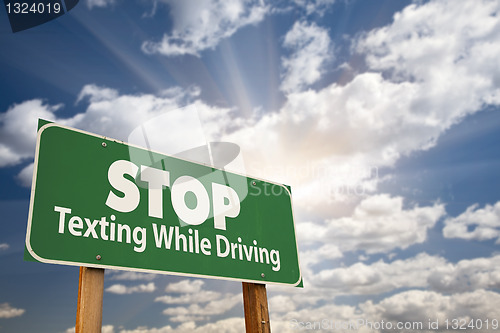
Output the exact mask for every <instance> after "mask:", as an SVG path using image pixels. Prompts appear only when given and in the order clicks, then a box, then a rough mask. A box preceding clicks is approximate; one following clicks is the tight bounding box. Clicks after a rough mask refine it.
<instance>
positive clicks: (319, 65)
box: [281, 21, 333, 93]
mask: <svg viewBox="0 0 500 333" xmlns="http://www.w3.org/2000/svg"><path fill="white" fill-rule="evenodd" d="M330 43H331V41H330V37H329V36H328V31H327V30H326V29H324V28H321V27H318V26H317V25H316V24H315V23H310V24H309V23H307V22H305V21H303V22H296V23H295V24H294V25H293V27H292V29H291V30H290V31H288V33H287V34H286V35H285V39H284V42H283V46H285V47H286V48H288V49H291V50H292V54H291V55H290V56H289V57H286V58H283V59H282V63H283V67H284V69H285V74H284V77H283V80H282V82H281V90H283V91H284V92H286V93H290V92H298V91H301V90H303V89H304V88H306V87H307V86H309V85H311V84H313V83H315V82H317V81H318V80H319V79H320V78H321V74H322V72H323V71H324V66H325V64H326V62H327V61H331V60H333V55H332V54H331V47H330Z"/></svg>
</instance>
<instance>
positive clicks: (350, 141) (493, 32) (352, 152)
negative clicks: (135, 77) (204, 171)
mask: <svg viewBox="0 0 500 333" xmlns="http://www.w3.org/2000/svg"><path fill="white" fill-rule="evenodd" d="M498 6H499V4H498V3H496V2H491V1H477V2H474V3H473V4H472V3H467V5H466V6H459V5H457V4H456V2H453V1H433V2H428V3H425V4H421V5H418V4H413V5H410V6H409V7H407V8H406V9H405V10H404V11H403V12H401V13H399V14H397V15H395V21H394V23H392V24H390V25H388V26H385V27H383V28H380V29H377V30H374V31H371V32H369V33H367V34H364V35H360V36H359V37H357V40H356V42H355V48H354V50H355V52H357V53H358V54H359V55H361V56H365V57H366V64H367V67H368V71H367V72H364V73H361V74H357V75H355V76H354V78H353V80H352V81H350V82H348V83H347V84H345V85H339V84H336V83H333V84H331V85H330V86H327V87H325V88H323V89H320V90H318V91H313V90H308V91H303V92H296V93H290V94H289V95H288V96H287V101H286V102H285V104H284V105H283V107H282V108H281V109H280V110H279V111H278V112H276V113H267V114H265V115H263V116H262V117H261V118H260V119H258V120H256V121H255V123H254V124H253V125H252V126H245V127H242V128H239V129H238V130H236V131H234V132H233V133H231V134H230V135H228V136H227V137H226V138H225V139H226V140H229V141H232V142H235V143H238V144H240V146H241V147H242V148H243V153H244V154H245V157H246V160H250V161H259V163H256V164H255V168H254V169H255V170H251V171H249V173H252V174H254V172H253V171H256V172H257V175H260V176H261V177H263V178H268V179H276V180H279V181H282V182H285V183H288V184H290V185H292V187H293V188H295V191H294V193H295V198H296V202H297V203H298V205H301V206H303V207H307V208H310V209H311V211H315V212H321V210H323V212H321V213H322V214H325V215H327V214H328V212H327V211H325V210H326V209H325V208H324V207H325V206H326V205H329V204H331V202H332V200H337V198H336V197H332V192H334V193H336V191H337V190H338V189H339V185H343V182H342V181H341V180H339V179H338V176H337V175H336V174H335V173H330V172H329V173H328V175H327V176H325V177H321V178H320V179H318V178H315V177H314V174H315V173H314V172H310V173H309V174H308V175H309V177H305V178H304V177H302V178H300V179H297V178H298V177H297V176H294V175H293V174H285V175H283V173H280V172H279V171H277V170H279V166H285V165H286V166H287V168H289V169H292V170H301V168H303V167H304V163H305V162H304V161H308V163H310V164H311V165H312V168H314V169H316V170H318V169H327V170H328V168H329V167H330V168H331V166H335V168H336V169H340V170H342V169H348V167H349V166H359V167H360V168H363V169H369V168H370V167H376V168H381V167H392V166H394V164H395V162H396V161H397V160H398V159H399V158H400V157H401V156H405V155H409V154H411V153H412V152H415V151H419V150H425V149H429V148H431V147H433V146H434V145H435V144H436V142H437V139H438V138H439V136H440V135H441V134H442V133H444V132H445V131H446V130H447V129H449V128H450V127H451V126H453V125H454V124H456V123H458V122H460V121H462V120H463V119H464V117H465V116H467V115H469V114H472V113H475V112H478V111H480V110H482V109H483V107H484V106H485V105H486V104H492V105H498V104H500V89H499V88H498V83H499V82H500V79H499V78H500V58H499V57H497V56H496V55H497V54H498V53H497V52H495V50H500V38H499V37H500V24H499V20H500V15H495V13H496V11H497V9H498V8H497V7H498ZM247 170H248V169H247ZM263 170H266V171H269V170H276V172H269V173H267V174H263V173H262V171H263ZM259 171H261V173H259ZM334 171H335V170H334ZM377 181H378V180H375V181H373V179H371V181H370V182H369V184H367V183H366V182H365V181H364V179H363V178H362V177H358V179H357V180H354V179H352V181H350V182H349V184H347V185H349V186H351V187H350V188H351V189H356V188H357V187H356V186H358V185H361V189H362V191H361V192H362V193H361V195H358V194H357V193H354V195H353V197H355V198H356V199H359V198H360V197H362V196H363V195H366V194H367V193H366V192H368V193H369V192H370V191H373V190H374V189H376V184H377ZM301 184H307V185H304V186H301V187H299V188H298V189H297V186H298V185H301ZM340 188H342V187H340ZM338 197H340V196H338ZM330 214H331V213H330Z"/></svg>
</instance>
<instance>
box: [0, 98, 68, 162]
mask: <svg viewBox="0 0 500 333" xmlns="http://www.w3.org/2000/svg"><path fill="white" fill-rule="evenodd" d="M61 107H62V105H61V104H58V105H48V104H46V103H45V102H44V101H42V100H40V99H33V100H29V101H25V102H22V103H20V104H14V105H13V106H11V107H9V109H8V110H7V112H5V113H1V114H0V167H5V166H11V165H16V164H19V163H21V162H22V161H23V160H26V159H29V158H32V157H33V155H34V153H35V141H36V129H37V124H38V118H42V119H46V120H52V119H55V118H56V116H55V112H56V111H57V110H59V109H60V108H61Z"/></svg>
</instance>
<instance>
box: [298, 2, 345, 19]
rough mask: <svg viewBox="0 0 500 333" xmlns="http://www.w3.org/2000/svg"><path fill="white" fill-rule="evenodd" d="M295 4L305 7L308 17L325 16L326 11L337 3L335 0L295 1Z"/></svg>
mask: <svg viewBox="0 0 500 333" xmlns="http://www.w3.org/2000/svg"><path fill="white" fill-rule="evenodd" d="M294 2H295V3H296V4H297V5H298V6H300V7H303V8H304V9H305V10H306V13H307V15H311V14H318V15H320V16H323V15H324V13H325V11H326V10H327V9H328V8H330V7H331V6H332V5H333V4H334V3H335V0H294Z"/></svg>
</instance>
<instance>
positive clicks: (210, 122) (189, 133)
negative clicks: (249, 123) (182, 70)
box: [0, 85, 231, 186]
mask: <svg viewBox="0 0 500 333" xmlns="http://www.w3.org/2000/svg"><path fill="white" fill-rule="evenodd" d="M198 95H199V89H196V88H193V89H187V90H181V89H176V88H175V87H174V88H172V89H169V90H167V91H164V92H162V93H160V94H159V95H158V96H157V95H151V94H137V95H127V94H123V95H120V94H119V92H118V91H116V90H114V89H110V88H106V87H100V86H96V85H86V86H84V87H83V88H82V90H81V92H80V94H79V96H78V102H79V103H83V102H85V103H88V106H87V109H86V110H85V112H83V113H80V114H76V115H75V116H73V117H71V118H59V117H57V115H56V111H57V110H58V109H60V108H61V107H62V105H50V104H46V103H44V102H43V101H42V100H39V99H34V100H29V101H25V102H23V103H20V104H15V105H13V106H11V107H10V108H9V109H8V110H7V112H5V113H3V114H0V167H6V166H11V165H17V164H20V163H23V162H24V161H27V160H30V159H32V158H33V156H34V153H35V142H36V130H37V122H38V118H42V119H46V120H50V121H55V122H57V123H60V124H62V125H68V126H71V127H75V128H79V129H83V130H87V131H90V132H92V133H96V134H101V135H105V136H107V137H111V138H114V139H118V140H122V141H128V140H127V139H128V137H129V135H130V133H131V132H132V131H133V130H134V129H136V128H137V127H138V126H141V125H142V124H144V123H145V122H147V121H148V120H151V119H152V118H155V119H156V120H155V121H156V123H157V124H158V125H159V126H160V127H161V128H162V129H163V131H162V132H161V133H148V136H149V139H150V141H151V142H153V141H155V139H158V138H159V137H162V138H163V140H161V142H163V143H164V144H163V145H165V144H166V143H165V142H167V143H168V144H167V145H168V147H166V148H167V149H169V150H168V151H166V153H176V152H179V151H182V150H176V147H184V146H185V141H186V138H191V137H193V136H194V132H193V131H195V130H198V128H194V127H195V126H191V124H186V126H185V127H183V128H181V130H182V133H181V134H182V135H180V136H174V135H173V134H175V133H179V126H177V123H172V122H169V120H171V119H170V118H169V117H168V115H169V112H170V111H172V110H177V109H180V108H181V107H183V106H185V105H189V107H190V108H191V109H193V110H195V111H194V112H195V113H196V115H197V116H198V117H202V118H203V119H202V120H201V123H202V125H203V128H202V129H200V130H202V131H203V133H202V138H201V139H202V141H203V142H207V141H217V139H218V137H220V136H221V135H222V134H223V133H224V127H225V126H229V124H230V123H231V122H230V117H229V116H228V114H229V112H230V111H231V110H230V109H221V108H216V107H211V106H208V105H206V104H205V103H203V102H201V101H193V99H194V98H196V97H197V96H198ZM124 114H127V117H124V116H123V115H124ZM176 120H177V121H182V119H180V120H179V119H176ZM198 122H200V120H199V119H198ZM184 123H185V122H184ZM168 128H171V129H172V130H171V131H169V130H168ZM174 129H175V130H174ZM170 132H172V135H170V137H168V140H165V138H166V137H165V136H166V135H169V133H170ZM196 134H198V132H197V133H196ZM156 141H158V140H156ZM162 148H164V147H162ZM190 148H194V147H190ZM32 170H33V165H27V166H26V167H25V168H24V169H23V170H22V171H21V173H20V174H19V175H18V176H17V178H18V180H19V181H20V182H21V184H22V185H25V186H29V185H30V184H31V178H32Z"/></svg>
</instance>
